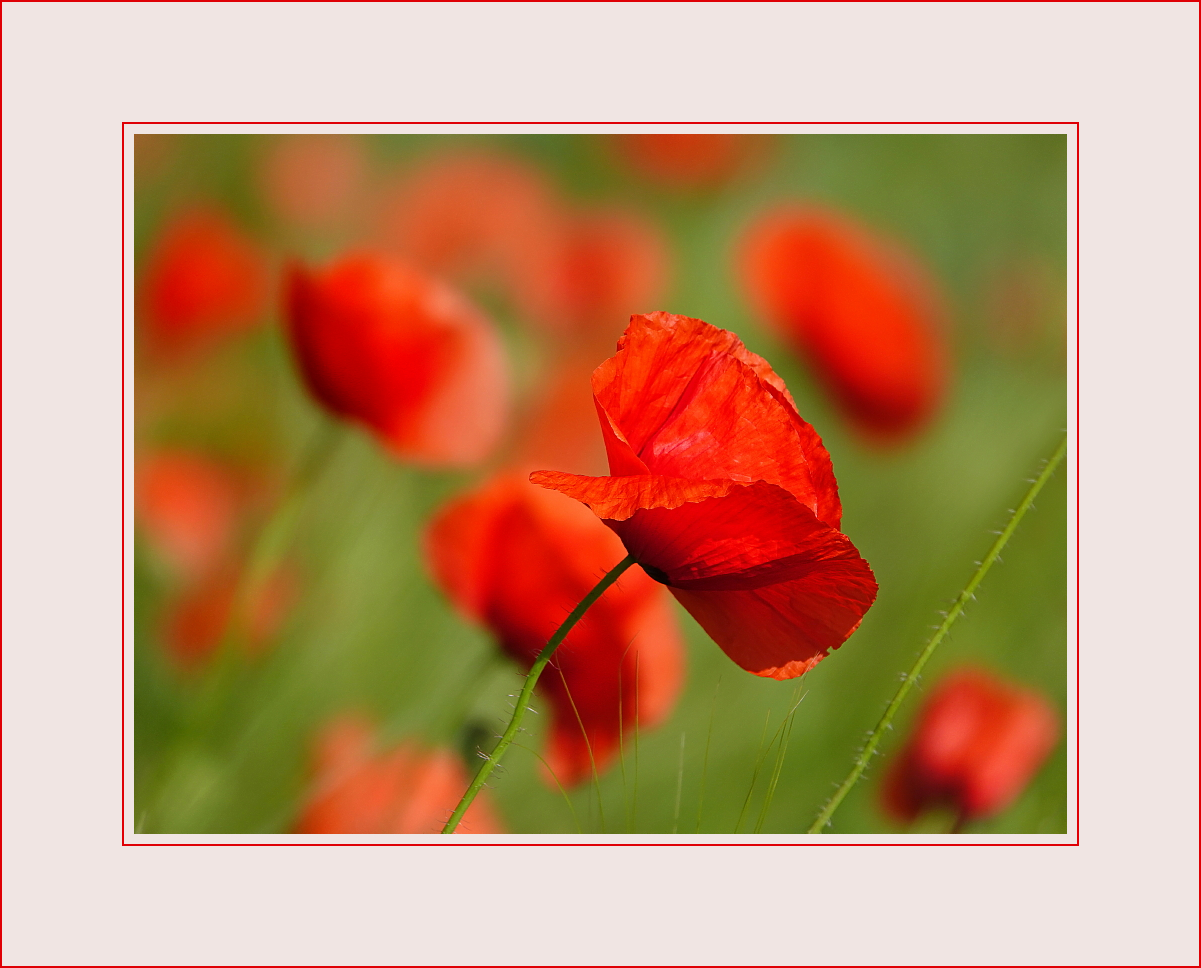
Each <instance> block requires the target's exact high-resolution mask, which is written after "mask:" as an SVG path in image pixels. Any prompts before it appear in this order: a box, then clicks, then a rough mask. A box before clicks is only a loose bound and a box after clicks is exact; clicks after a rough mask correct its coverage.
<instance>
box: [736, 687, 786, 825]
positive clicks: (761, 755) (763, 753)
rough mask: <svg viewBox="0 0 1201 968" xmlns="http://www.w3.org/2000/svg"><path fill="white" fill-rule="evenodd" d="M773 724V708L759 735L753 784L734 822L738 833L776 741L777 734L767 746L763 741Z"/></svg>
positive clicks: (769, 711)
mask: <svg viewBox="0 0 1201 968" xmlns="http://www.w3.org/2000/svg"><path fill="white" fill-rule="evenodd" d="M770 725H771V710H770V709H769V710H768V711H767V718H766V719H764V720H763V732H762V733H761V734H760V736H759V752H758V754H756V756H755V767H754V769H753V770H752V771H751V785H750V788H749V789H748V790H747V791H746V799H745V800H743V801H742V810H741V811H740V812H739V814H738V823H736V824H734V833H738V831H739V830H741V829H742V821H743V820H744V819H745V817H746V808H747V807H749V806H750V805H751V797H752V796H754V794H755V784H756V783H758V782H759V771H760V770H761V769H763V761H764V759H766V758H767V754H768V753H769V752H770V751H771V748H772V744H774V743H775V741H776V737H775V735H773V736H772V738H771V743H768V744H767V746H766V747H764V745H763V741H764V740H765V739H767V727H768V726H770Z"/></svg>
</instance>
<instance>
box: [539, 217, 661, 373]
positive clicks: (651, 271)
mask: <svg viewBox="0 0 1201 968" xmlns="http://www.w3.org/2000/svg"><path fill="white" fill-rule="evenodd" d="M522 252H523V253H524V255H525V258H524V259H522V260H521V261H520V265H521V266H522V268H523V271H522V272H521V273H520V275H519V278H518V280H517V285H518V286H519V291H518V292H517V301H518V303H519V305H520V306H521V307H522V310H523V313H524V315H525V316H526V317H528V318H529V319H531V320H533V321H534V322H536V323H537V324H538V325H539V326H541V327H542V328H543V329H546V330H550V331H552V332H559V333H562V334H567V335H570V336H571V337H573V338H574V339H575V340H577V341H578V342H582V343H584V344H585V345H588V346H598V347H604V348H606V349H607V347H605V346H604V344H605V343H606V342H608V345H609V346H611V345H612V342H611V341H612V340H613V339H615V338H617V337H618V336H619V335H620V334H621V331H622V329H623V328H624V327H625V324H626V321H627V320H628V319H629V316H630V313H631V312H633V311H635V310H640V309H648V308H650V307H651V306H654V305H655V304H656V303H658V302H659V299H660V297H661V296H662V294H663V292H664V290H665V289H666V288H667V280H668V275H669V268H668V265H669V262H670V257H669V247H668V244H667V241H666V239H665V238H664V237H663V233H662V231H661V230H660V229H659V228H658V227H657V226H656V225H655V224H654V223H653V222H651V221H648V220H647V218H646V216H645V215H642V214H640V213H638V212H631V211H623V210H621V209H599V210H592V211H582V212H564V213H563V214H562V215H561V216H560V218H559V224H558V226H557V228H556V229H555V230H554V231H553V233H552V234H551V236H550V237H549V238H548V243H547V244H546V245H544V246H541V247H529V246H527V247H526V248H525V249H523V250H522Z"/></svg>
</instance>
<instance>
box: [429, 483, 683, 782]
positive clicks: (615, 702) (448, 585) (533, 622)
mask: <svg viewBox="0 0 1201 968" xmlns="http://www.w3.org/2000/svg"><path fill="white" fill-rule="evenodd" d="M426 557H427V560H428V561H429V565H430V569H431V571H432V572H433V574H434V576H435V578H436V579H437V581H438V583H439V585H441V587H442V588H443V590H444V591H445V592H446V593H447V595H449V596H450V598H451V600H452V601H453V602H454V603H455V605H457V606H458V607H459V608H460V609H461V610H462V611H463V612H464V613H466V614H467V615H468V616H470V617H472V618H474V619H475V620H477V621H479V622H482V623H483V624H485V625H486V626H488V628H490V629H491V630H492V631H493V633H495V635H496V636H497V638H498V639H499V640H500V645H501V647H502V648H503V649H504V650H505V652H507V653H508V654H509V655H510V656H511V657H512V658H513V659H514V660H515V661H516V662H517V663H518V664H519V665H520V666H521V667H522V668H523V669H526V668H528V667H529V666H530V665H531V664H532V663H533V661H534V659H535V658H536V657H537V655H538V653H539V652H541V651H542V648H543V647H544V646H545V645H546V642H547V639H549V638H550V637H551V635H552V634H553V633H554V631H555V630H556V629H557V628H558V627H559V625H560V624H561V623H562V622H563V619H565V618H566V617H567V614H568V612H570V611H571V610H572V609H573V608H574V607H575V606H576V605H577V604H579V601H580V599H582V598H583V597H584V596H585V595H586V594H587V593H588V592H589V591H590V590H591V589H592V587H593V586H594V585H595V584H596V583H597V581H598V580H599V579H600V578H601V576H602V575H604V573H605V572H606V571H608V570H609V569H610V568H612V567H613V566H614V565H616V564H617V563H618V562H619V561H621V559H622V558H623V557H625V555H624V552H623V550H622V547H621V542H620V541H618V540H617V539H616V538H615V537H614V536H613V534H612V532H610V531H608V530H607V529H605V528H604V527H602V526H601V525H600V524H599V522H597V520H596V518H595V517H593V516H592V515H591V514H589V513H588V512H587V511H585V510H584V508H582V507H581V506H580V505H578V504H576V503H575V502H574V501H569V500H567V499H566V498H563V497H560V496H559V495H557V494H551V493H549V492H547V491H543V490H540V489H539V488H537V487H534V486H533V485H532V484H530V483H528V482H527V481H524V480H522V479H521V478H520V477H517V476H508V475H504V476H500V477H497V478H494V479H493V480H492V481H491V482H489V483H488V484H486V485H485V486H484V487H482V488H480V489H479V490H477V491H475V492H473V493H471V494H468V495H466V496H464V497H461V498H459V499H458V500H456V501H453V502H452V503H451V504H450V505H448V506H447V507H445V508H443V510H442V511H441V512H440V513H439V514H438V516H437V518H436V519H435V520H434V522H433V524H432V525H431V527H430V530H429V533H428V535H427V540H426ZM682 668H683V648H682V645H681V641H680V634H679V630H678V628H677V626H676V622H675V616H674V615H673V614H672V611H671V604H670V602H669V601H668V600H667V596H666V595H664V594H663V593H662V589H660V588H658V587H657V586H656V585H655V583H654V582H653V581H651V580H650V579H649V578H647V577H646V575H644V574H642V573H640V572H636V571H631V572H627V573H626V574H625V575H624V576H622V578H621V579H620V580H619V582H618V584H616V585H615V586H613V587H612V588H610V589H609V590H608V591H606V592H605V594H604V595H603V596H602V597H601V598H600V600H599V601H597V603H596V604H595V605H593V606H592V607H591V608H590V609H589V610H588V611H587V612H586V613H585V615H584V617H583V618H582V619H581V620H580V622H579V623H578V624H577V625H576V626H575V627H574V628H573V629H572V630H571V632H570V633H569V634H568V635H567V638H566V639H565V640H564V642H563V644H562V645H560V646H559V648H558V650H557V651H556V652H555V654H554V657H553V658H552V659H551V662H550V667H549V668H548V669H547V670H546V671H545V672H544V673H543V674H542V678H541V679H539V680H538V685H537V690H538V692H539V693H540V694H541V695H542V696H543V697H544V698H546V699H547V700H549V702H550V705H551V708H552V716H551V724H550V744H549V748H548V751H547V753H546V759H547V762H548V763H549V765H550V768H551V771H552V772H553V773H554V774H555V776H556V777H557V778H558V780H559V782H560V783H562V784H564V785H570V784H573V783H578V782H579V781H580V780H583V779H586V778H587V777H588V776H589V775H590V774H591V772H592V765H593V762H595V765H596V769H597V770H601V769H603V768H604V766H605V765H606V764H607V763H608V762H609V761H610V760H611V759H612V758H613V756H614V755H615V754H616V753H617V752H618V747H619V743H620V740H621V736H622V733H623V731H625V732H628V731H630V730H632V729H633V728H634V726H635V723H636V722H637V723H638V724H639V725H640V726H641V727H643V728H645V727H648V726H653V725H655V724H656V723H658V722H660V721H661V720H662V719H663V718H665V717H666V715H667V714H668V712H669V711H670V709H671V707H672V704H673V703H674V702H675V697H676V694H677V693H678V692H679V689H680V684H681V679H682Z"/></svg>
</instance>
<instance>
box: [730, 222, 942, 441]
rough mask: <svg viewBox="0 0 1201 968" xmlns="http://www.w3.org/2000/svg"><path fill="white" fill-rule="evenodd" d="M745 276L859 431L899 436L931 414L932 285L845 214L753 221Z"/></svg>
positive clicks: (937, 366)
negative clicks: (844, 215)
mask: <svg viewBox="0 0 1201 968" xmlns="http://www.w3.org/2000/svg"><path fill="white" fill-rule="evenodd" d="M741 272H742V275H743V279H744V282H745V284H746V287H747V289H748V290H749V292H750V295H751V297H752V298H753V300H754V301H755V302H756V303H757V304H758V307H759V310H760V312H761V313H762V314H763V316H764V318H766V319H767V320H768V321H769V322H770V323H771V324H772V325H774V326H775V327H776V329H777V330H778V331H779V332H780V334H781V335H782V336H783V337H784V338H785V339H786V340H788V341H789V342H790V343H791V344H792V346H793V347H794V348H795V349H796V351H797V353H799V354H800V355H801V356H802V357H803V358H804V359H805V360H807V361H808V363H809V364H810V367H811V368H812V370H813V373H814V375H815V377H816V378H817V379H818V380H819V381H820V382H821V383H822V384H823V385H824V386H825V388H826V390H827V392H829V394H830V395H831V396H832V397H833V398H834V400H835V401H836V403H838V404H839V405H840V406H841V408H842V409H843V410H844V412H845V413H846V415H847V417H848V418H849V419H850V420H851V421H852V422H853V423H854V424H855V425H856V426H858V427H859V429H860V430H862V431H864V432H865V433H866V434H868V435H869V436H871V437H873V438H876V439H878V440H881V441H888V440H897V439H900V438H903V437H905V436H907V435H909V434H912V433H914V432H915V431H917V430H918V429H920V428H921V427H922V426H923V425H924V424H925V423H926V422H927V421H928V420H929V419H930V418H931V417H932V416H933V414H934V413H935V411H936V410H937V409H938V406H939V404H940V403H941V402H942V398H943V395H944V393H945V391H946V385H947V371H948V362H947V355H948V354H947V346H946V338H945V336H944V335H943V332H942V330H941V326H940V324H939V321H938V316H939V313H938V311H937V309H936V301H935V298H934V296H933V288H932V286H931V284H930V282H929V281H928V279H926V278H925V276H924V274H923V273H921V272H920V271H918V269H916V268H915V267H914V266H913V265H912V264H911V263H910V262H909V261H908V260H906V259H904V258H903V257H901V256H900V255H898V254H897V253H896V252H895V251H891V250H890V249H889V248H888V247H887V246H886V245H885V244H884V243H883V242H882V241H880V240H879V239H877V238H875V237H873V236H872V235H871V234H870V233H869V232H868V231H867V230H866V229H864V228H862V227H861V226H859V225H856V224H855V223H853V222H852V221H850V220H849V219H847V218H845V217H843V216H841V215H838V214H835V213H833V212H829V211H823V210H820V209H816V208H805V207H800V206H782V207H780V208H777V209H775V210H773V211H770V212H768V213H766V214H765V215H763V216H762V217H761V218H760V219H759V220H758V221H756V222H755V223H754V225H752V226H751V228H750V230H749V232H748V233H747V235H746V238H745V239H744V240H743V245H742V253H741Z"/></svg>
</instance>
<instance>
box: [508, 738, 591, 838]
mask: <svg viewBox="0 0 1201 968" xmlns="http://www.w3.org/2000/svg"><path fill="white" fill-rule="evenodd" d="M513 745H514V746H516V747H517V748H518V749H519V750H525V751H526V752H527V753H532V754H533V755H534V756H536V757H537V758H538V762H540V763H541V764H542V765H543V766H544V767H546V772H547V773H549V774H550V778H551V779H552V780H554V781H555V786H557V787H558V788H559V792H560V793H561V794H563V799H564V800H566V801H567V809H568V810H570V811H571V820H572V823H574V824H575V832H576V833H577V834H582V833H583V832H584V828H583V827H581V826H580V818H579V817H578V816H576V812H575V804H573V803H572V802H571V797H569V796H568V795H567V791H566V790H564V789H563V784H562V783H560V782H559V778H558V777H557V776H556V775H555V771H554V770H552V769H551V768H550V764H549V763H547V762H546V760H544V759H543V758H542V755H541V754H540V753H539V752H538V751H537V750H535V749H534V748H533V747H532V746H526V745H525V743H518V742H516V741H514V742H513Z"/></svg>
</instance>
